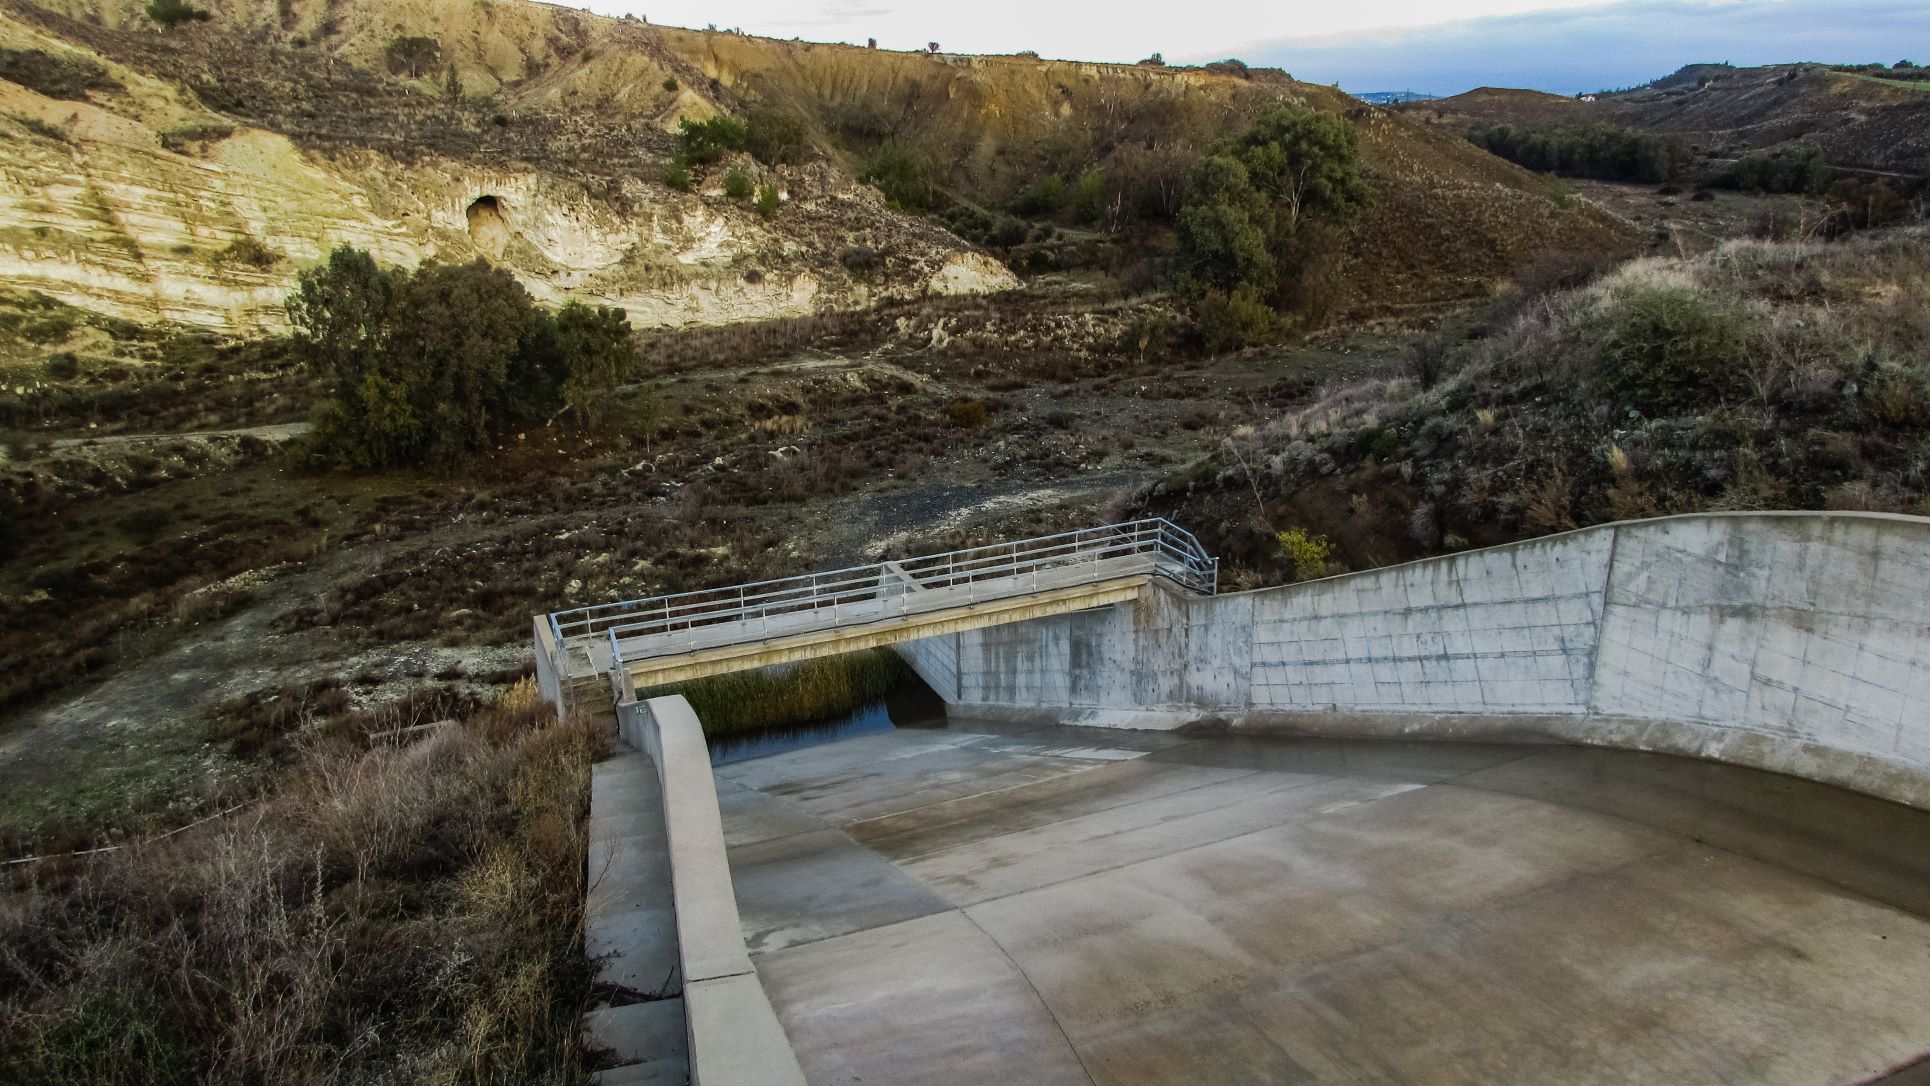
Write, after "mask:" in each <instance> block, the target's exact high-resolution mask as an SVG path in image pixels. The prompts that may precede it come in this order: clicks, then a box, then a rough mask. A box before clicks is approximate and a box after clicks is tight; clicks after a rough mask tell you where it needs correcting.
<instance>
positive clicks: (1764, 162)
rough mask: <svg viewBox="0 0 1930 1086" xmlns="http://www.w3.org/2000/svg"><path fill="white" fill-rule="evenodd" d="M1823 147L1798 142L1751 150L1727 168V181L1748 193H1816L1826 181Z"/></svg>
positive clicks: (1827, 172) (1827, 180)
mask: <svg viewBox="0 0 1930 1086" xmlns="http://www.w3.org/2000/svg"><path fill="white" fill-rule="evenodd" d="M1829 177H1830V171H1829V165H1828V164H1827V163H1826V162H1824V161H1823V151H1822V148H1820V147H1817V146H1815V145H1814V144H1807V143H1805V144H1799V145H1797V146H1794V147H1783V148H1778V149H1776V150H1773V151H1750V152H1749V153H1747V154H1745V155H1743V156H1742V157H1741V158H1739V159H1737V160H1736V164H1735V165H1734V166H1733V167H1731V168H1730V171H1729V181H1730V182H1731V183H1732V184H1733V185H1734V186H1735V187H1736V188H1739V189H1743V190H1744V191H1747V192H1795V193H1804V194H1815V193H1818V192H1821V191H1823V188H1824V186H1825V185H1827V184H1829Z"/></svg>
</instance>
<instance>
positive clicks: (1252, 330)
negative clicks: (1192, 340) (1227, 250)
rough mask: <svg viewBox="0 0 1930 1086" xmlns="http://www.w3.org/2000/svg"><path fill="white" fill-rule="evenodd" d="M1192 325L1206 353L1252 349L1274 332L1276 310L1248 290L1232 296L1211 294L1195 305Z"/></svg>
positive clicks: (1242, 290)
mask: <svg viewBox="0 0 1930 1086" xmlns="http://www.w3.org/2000/svg"><path fill="white" fill-rule="evenodd" d="M1193 322H1194V323H1195V324H1196V325H1197V326H1198V327H1199V332H1200V339H1201V341H1202V342H1203V343H1204V344H1205V345H1206V349H1207V350H1209V351H1213V352H1215V353H1222V352H1226V351H1237V350H1239V349H1240V348H1242V347H1251V346H1253V345H1254V344H1256V343H1261V342H1264V341H1265V340H1266V339H1267V337H1268V336H1270V335H1272V334H1273V331H1274V315H1273V310H1272V309H1270V308H1268V307H1267V305H1266V303H1265V302H1262V301H1261V300H1260V296H1259V292H1257V291H1255V290H1254V289H1253V288H1252V287H1245V286H1243V287H1240V288H1238V289H1236V290H1234V291H1233V292H1232V293H1231V294H1229V293H1226V292H1225V291H1218V290H1215V291H1208V292H1207V293H1206V294H1205V295H1204V296H1202V297H1201V298H1200V299H1199V300H1198V301H1196V302H1194V303H1193Z"/></svg>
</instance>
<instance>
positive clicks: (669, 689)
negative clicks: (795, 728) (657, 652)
mask: <svg viewBox="0 0 1930 1086" xmlns="http://www.w3.org/2000/svg"><path fill="white" fill-rule="evenodd" d="M910 677H911V668H910V667H909V666H908V665H907V664H906V663H905V662H904V660H903V659H902V658H901V657H900V656H899V655H898V654H897V653H895V652H893V651H891V650H890V649H871V650H869V651H867V652H854V653H847V654H845V655H843V656H831V657H825V658H823V659H818V660H810V661H807V662H805V663H801V664H798V665H796V666H794V667H789V668H786V669H784V670H783V671H778V672H774V673H773V672H768V671H738V672H733V673H731V674H728V675H717V676H713V677H711V678H708V679H696V680H693V681H691V682H687V683H681V684H678V685H673V686H666V687H661V688H659V689H656V690H652V691H650V692H649V693H648V694H647V695H640V696H648V697H667V696H669V695H671V694H682V695H683V696H684V697H686V698H688V699H690V707H691V708H692V709H694V710H696V713H697V719H698V720H699V721H701V722H702V723H703V726H704V734H705V735H712V736H715V735H729V734H731V733H733V732H744V731H754V730H757V729H761V728H782V727H787V726H791V725H796V724H809V723H812V722H813V721H819V720H829V719H831V718H833V717H837V716H842V715H843V714H845V713H849V712H851V711H852V710H853V709H857V708H859V707H861V706H864V705H866V704H868V703H870V702H874V701H877V700H878V699H879V698H882V697H884V696H885V695H886V694H889V693H891V691H892V690H893V689H895V688H897V687H898V686H899V685H900V684H901V683H903V682H905V681H906V680H907V679H909V678H910Z"/></svg>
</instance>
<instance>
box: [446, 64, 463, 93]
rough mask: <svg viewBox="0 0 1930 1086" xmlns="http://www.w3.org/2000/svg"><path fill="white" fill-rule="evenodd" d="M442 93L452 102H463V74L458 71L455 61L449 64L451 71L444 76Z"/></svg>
mask: <svg viewBox="0 0 1930 1086" xmlns="http://www.w3.org/2000/svg"><path fill="white" fill-rule="evenodd" d="M442 93H443V94H444V95H445V96H447V97H448V99H449V100H450V101H451V102H460V101H462V73H461V72H459V71H457V70H456V64H455V62H454V61H450V62H449V71H448V72H447V73H445V74H444V75H443V79H442Z"/></svg>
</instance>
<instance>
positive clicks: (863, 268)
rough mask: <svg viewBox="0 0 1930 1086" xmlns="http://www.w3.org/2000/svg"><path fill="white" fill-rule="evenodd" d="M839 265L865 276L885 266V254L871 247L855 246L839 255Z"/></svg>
mask: <svg viewBox="0 0 1930 1086" xmlns="http://www.w3.org/2000/svg"><path fill="white" fill-rule="evenodd" d="M838 263H840V264H842V265H844V267H845V270H846V271H849V272H851V273H853V274H855V275H860V276H865V275H870V274H872V273H873V272H875V271H877V270H878V269H879V268H882V267H884V266H885V258H884V254H883V253H880V252H879V251H878V250H876V249H873V248H872V247H870V246H869V245H853V246H850V247H849V248H847V249H845V251H844V252H842V253H839V254H838Z"/></svg>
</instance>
